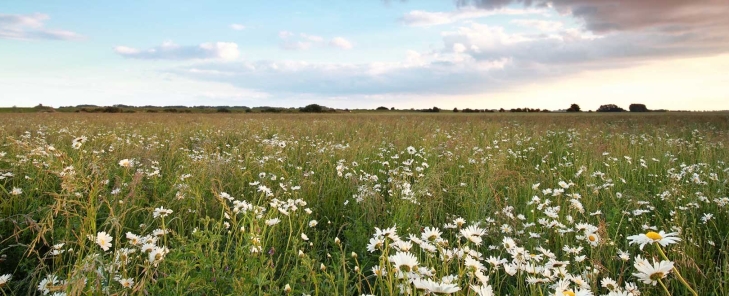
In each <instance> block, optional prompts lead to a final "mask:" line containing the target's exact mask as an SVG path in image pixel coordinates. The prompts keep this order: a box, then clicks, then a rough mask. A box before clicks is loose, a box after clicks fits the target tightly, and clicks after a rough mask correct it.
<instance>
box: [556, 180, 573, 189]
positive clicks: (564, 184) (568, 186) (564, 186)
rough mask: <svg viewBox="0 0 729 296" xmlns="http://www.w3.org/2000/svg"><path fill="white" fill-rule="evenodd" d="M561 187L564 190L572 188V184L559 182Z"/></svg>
mask: <svg viewBox="0 0 729 296" xmlns="http://www.w3.org/2000/svg"><path fill="white" fill-rule="evenodd" d="M558 184H559V187H562V189H567V188H570V184H567V182H565V181H559V183H558Z"/></svg>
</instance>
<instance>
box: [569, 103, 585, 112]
mask: <svg viewBox="0 0 729 296" xmlns="http://www.w3.org/2000/svg"><path fill="white" fill-rule="evenodd" d="M567 112H582V110H580V105H577V104H572V105H570V108H569V109H567Z"/></svg>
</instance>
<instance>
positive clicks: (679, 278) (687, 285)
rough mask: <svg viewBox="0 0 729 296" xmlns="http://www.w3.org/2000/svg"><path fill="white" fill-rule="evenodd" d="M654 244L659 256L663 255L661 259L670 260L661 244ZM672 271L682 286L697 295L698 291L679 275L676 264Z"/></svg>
mask: <svg viewBox="0 0 729 296" xmlns="http://www.w3.org/2000/svg"><path fill="white" fill-rule="evenodd" d="M655 245H656V249H658V253H660V254H661V257H663V259H665V260H669V261H670V259H668V257H667V256H666V253H664V252H663V249H662V248H661V246H660V245H658V243H655ZM673 271H674V272H675V273H676V277H678V280H679V281H680V282H681V283H682V284H683V285H684V286H686V288H687V289H689V291H691V294H693V295H694V296H699V293H696V291H695V290H694V289H693V288H691V285H689V283H688V282H686V279H684V278H683V276H681V273H680V272H678V268H676V265H674V266H673ZM662 284H663V283H661V285H662Z"/></svg>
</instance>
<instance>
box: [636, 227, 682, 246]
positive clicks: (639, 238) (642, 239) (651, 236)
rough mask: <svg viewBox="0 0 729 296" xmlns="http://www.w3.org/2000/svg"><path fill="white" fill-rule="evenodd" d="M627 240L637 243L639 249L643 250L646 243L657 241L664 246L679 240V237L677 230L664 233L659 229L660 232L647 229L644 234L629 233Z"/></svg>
mask: <svg viewBox="0 0 729 296" xmlns="http://www.w3.org/2000/svg"><path fill="white" fill-rule="evenodd" d="M628 240H630V244H631V245H632V244H639V245H640V249H641V250H643V247H644V246H645V245H646V244H652V243H659V244H660V245H661V246H664V247H665V246H667V245H670V244H675V243H677V242H680V241H681V238H679V237H678V232H671V233H666V232H664V231H663V230H661V231H660V232H655V231H648V232H647V233H645V234H643V233H641V234H638V235H631V236H629V237H628Z"/></svg>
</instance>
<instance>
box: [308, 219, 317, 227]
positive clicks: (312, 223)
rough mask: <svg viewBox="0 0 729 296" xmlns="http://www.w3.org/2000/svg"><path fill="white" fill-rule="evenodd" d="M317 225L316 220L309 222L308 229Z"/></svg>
mask: <svg viewBox="0 0 729 296" xmlns="http://www.w3.org/2000/svg"><path fill="white" fill-rule="evenodd" d="M317 224H319V222H317V221H316V220H311V221H309V227H316V225H317Z"/></svg>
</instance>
